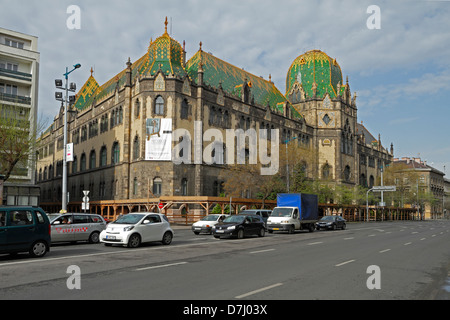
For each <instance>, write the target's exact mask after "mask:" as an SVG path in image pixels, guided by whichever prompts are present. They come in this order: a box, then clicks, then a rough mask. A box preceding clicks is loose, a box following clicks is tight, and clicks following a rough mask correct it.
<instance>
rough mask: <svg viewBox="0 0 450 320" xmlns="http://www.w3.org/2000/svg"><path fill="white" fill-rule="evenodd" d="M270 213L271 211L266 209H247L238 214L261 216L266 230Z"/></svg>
mask: <svg viewBox="0 0 450 320" xmlns="http://www.w3.org/2000/svg"><path fill="white" fill-rule="evenodd" d="M271 213H272V210H268V209H248V210H244V211H242V212H240V213H239V214H256V215H258V216H261V218H262V219H263V220H264V223H265V226H266V229H267V219H269V216H270V214H271Z"/></svg>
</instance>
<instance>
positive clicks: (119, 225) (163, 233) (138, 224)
mask: <svg viewBox="0 0 450 320" xmlns="http://www.w3.org/2000/svg"><path fill="white" fill-rule="evenodd" d="M172 238H173V230H172V228H171V227H170V223H169V220H168V219H167V217H166V216H165V215H163V214H160V213H151V212H139V213H129V214H126V215H123V216H120V217H119V218H118V219H117V220H116V221H114V222H111V223H109V224H108V225H107V227H106V229H105V230H103V231H102V233H101V234H100V242H103V243H104V244H105V245H113V244H119V245H123V246H128V247H129V248H137V247H139V246H140V245H141V243H144V242H153V241H160V242H162V244H164V245H168V244H170V243H171V242H172Z"/></svg>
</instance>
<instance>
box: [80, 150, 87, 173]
mask: <svg viewBox="0 0 450 320" xmlns="http://www.w3.org/2000/svg"><path fill="white" fill-rule="evenodd" d="M80 171H81V172H83V171H86V154H85V153H83V154H82V155H81V160H80Z"/></svg>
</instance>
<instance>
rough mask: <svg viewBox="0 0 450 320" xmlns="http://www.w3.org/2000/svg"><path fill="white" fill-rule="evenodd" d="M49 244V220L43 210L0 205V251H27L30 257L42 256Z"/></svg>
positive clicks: (14, 252) (11, 252)
mask: <svg viewBox="0 0 450 320" xmlns="http://www.w3.org/2000/svg"><path fill="white" fill-rule="evenodd" d="M50 244H51V229H50V220H49V219H48V217H47V215H46V213H45V212H44V210H42V209H41V208H39V207H25V206H24V207H16V206H10V207H8V206H6V207H2V206H0V253H10V254H16V253H19V252H28V253H29V254H30V255H31V256H32V257H43V256H45V254H46V253H47V252H49V251H50Z"/></svg>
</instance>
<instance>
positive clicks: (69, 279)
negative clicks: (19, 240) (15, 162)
mask: <svg viewBox="0 0 450 320" xmlns="http://www.w3.org/2000/svg"><path fill="white" fill-rule="evenodd" d="M174 229H175V232H176V234H175V237H174V240H173V242H172V244H171V245H169V246H163V245H161V244H159V243H158V244H156V243H155V244H147V245H144V246H142V247H141V248H138V249H128V248H123V247H105V246H104V245H103V244H95V245H89V244H76V245H68V244H59V245H55V246H52V248H51V252H50V253H49V254H47V255H46V256H45V257H44V258H41V259H30V258H29V257H28V256H27V255H25V254H23V255H22V254H21V255H18V256H17V257H14V258H13V257H10V256H9V255H0V279H1V281H0V300H22V299H71V300H76V299H83V300H84V299H138V300H142V299H155V300H193V301H195V300H227V301H233V300H234V301H236V302H237V301H248V300H251V301H262V300H292V299H295V300H299V299H327V300H328V299H340V300H349V299H350V300H360V299H364V300H381V299H382V300H386V299H388V300H391V299H392V300H398V299H402V300H404V299H407V300H410V299H419V300H428V299H448V298H449V291H450V290H449V284H450V282H449V281H448V280H449V279H450V278H449V270H450V221H448V220H440V221H405V222H370V223H349V224H348V226H347V230H336V231H315V232H313V233H309V232H297V233H295V234H292V235H289V234H285V233H273V234H267V233H266V236H265V237H263V238H259V237H251V238H245V239H242V240H237V239H221V240H218V239H215V238H214V237H212V236H211V235H198V236H196V235H194V234H193V233H192V232H191V231H190V229H189V228H187V227H174ZM71 266H75V268H76V269H70V267H71ZM73 270H76V271H73ZM78 271H79V273H78ZM78 274H79V275H80V277H78V278H76V277H75V276H77V275H78ZM77 286H78V287H77ZM69 287H72V289H69ZM369 287H370V288H369Z"/></svg>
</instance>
